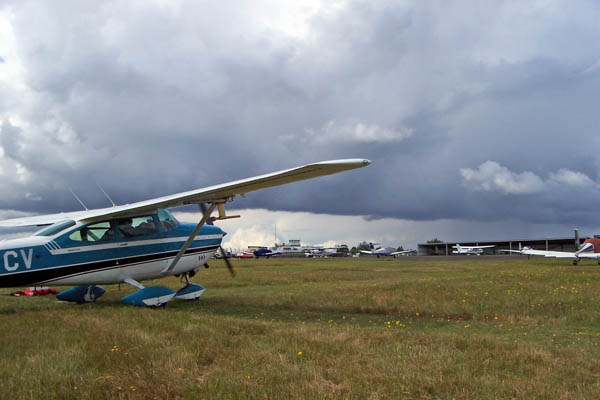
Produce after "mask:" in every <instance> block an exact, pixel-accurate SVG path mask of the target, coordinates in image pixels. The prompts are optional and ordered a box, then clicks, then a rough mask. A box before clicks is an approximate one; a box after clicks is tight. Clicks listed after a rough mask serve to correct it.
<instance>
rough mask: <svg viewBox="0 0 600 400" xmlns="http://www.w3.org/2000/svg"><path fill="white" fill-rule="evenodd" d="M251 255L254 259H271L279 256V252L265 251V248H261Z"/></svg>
mask: <svg viewBox="0 0 600 400" xmlns="http://www.w3.org/2000/svg"><path fill="white" fill-rule="evenodd" d="M252 253H253V254H254V257H256V258H261V257H267V258H271V257H274V256H278V255H280V254H281V252H280V251H276V250H272V249H267V248H266V247H262V248H260V249H258V250H254V251H253V252H252Z"/></svg>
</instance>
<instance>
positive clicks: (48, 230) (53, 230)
mask: <svg viewBox="0 0 600 400" xmlns="http://www.w3.org/2000/svg"><path fill="white" fill-rule="evenodd" d="M73 225H75V221H73V220H71V219H68V220H66V221H59V222H55V223H54V224H52V225H50V226H47V227H45V228H43V229H40V230H39V231H37V232H36V233H34V234H33V236H53V235H56V234H57V233H58V232H61V231H64V230H65V229H67V228H69V227H71V226H73Z"/></svg>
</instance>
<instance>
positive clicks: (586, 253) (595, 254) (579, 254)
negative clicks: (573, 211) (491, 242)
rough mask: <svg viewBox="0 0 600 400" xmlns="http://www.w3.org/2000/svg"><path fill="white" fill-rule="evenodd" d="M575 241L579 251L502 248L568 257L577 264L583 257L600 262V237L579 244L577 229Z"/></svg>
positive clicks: (555, 256)
mask: <svg viewBox="0 0 600 400" xmlns="http://www.w3.org/2000/svg"><path fill="white" fill-rule="evenodd" d="M575 241H576V243H577V244H576V248H578V250H577V251H574V252H573V251H550V250H534V249H532V248H531V247H528V246H525V247H523V248H521V244H520V243H519V250H502V251H504V252H506V253H517V254H522V255H526V256H541V257H546V258H568V259H571V260H573V265H577V263H579V261H581V259H582V258H587V259H592V260H597V261H598V264H600V238H589V239H586V240H585V241H584V242H583V244H582V245H581V246H580V245H579V234H578V232H577V230H575Z"/></svg>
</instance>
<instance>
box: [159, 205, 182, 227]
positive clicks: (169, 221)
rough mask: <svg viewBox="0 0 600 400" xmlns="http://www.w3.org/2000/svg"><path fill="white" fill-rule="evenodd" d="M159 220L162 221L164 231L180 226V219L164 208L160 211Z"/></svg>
mask: <svg viewBox="0 0 600 400" xmlns="http://www.w3.org/2000/svg"><path fill="white" fill-rule="evenodd" d="M158 220H159V221H160V225H161V226H162V230H163V232H168V231H170V230H171V229H174V228H177V227H178V226H179V221H177V219H176V218H175V217H174V216H173V214H171V213H170V212H168V211H167V210H164V209H163V210H160V211H159V212H158Z"/></svg>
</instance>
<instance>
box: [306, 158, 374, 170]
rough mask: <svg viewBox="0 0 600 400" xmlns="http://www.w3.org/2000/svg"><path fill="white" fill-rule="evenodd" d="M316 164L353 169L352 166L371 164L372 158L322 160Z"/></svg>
mask: <svg viewBox="0 0 600 400" xmlns="http://www.w3.org/2000/svg"><path fill="white" fill-rule="evenodd" d="M316 164H321V165H336V166H340V167H347V168H349V169H352V168H362V167H367V166H369V165H371V160H369V159H367V158H342V159H339V160H328V161H321V162H318V163H316Z"/></svg>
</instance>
